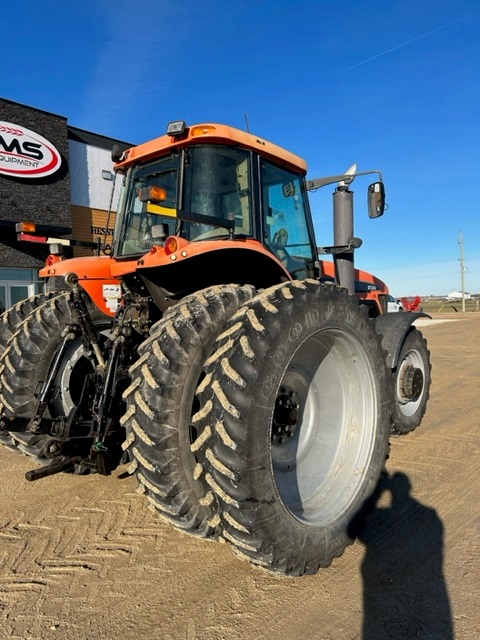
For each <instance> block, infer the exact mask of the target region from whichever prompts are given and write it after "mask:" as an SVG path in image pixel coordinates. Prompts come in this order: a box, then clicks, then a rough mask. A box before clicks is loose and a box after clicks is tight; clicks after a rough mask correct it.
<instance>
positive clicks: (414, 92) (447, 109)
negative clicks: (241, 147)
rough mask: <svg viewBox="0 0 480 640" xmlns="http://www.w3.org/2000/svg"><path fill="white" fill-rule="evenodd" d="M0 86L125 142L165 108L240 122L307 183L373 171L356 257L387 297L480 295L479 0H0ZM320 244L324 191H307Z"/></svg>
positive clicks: (159, 128) (174, 114) (167, 115)
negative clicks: (381, 189)
mask: <svg viewBox="0 0 480 640" xmlns="http://www.w3.org/2000/svg"><path fill="white" fill-rule="evenodd" d="M2 25H3V28H2V33H3V38H2V53H1V61H2V64H1V65H0V95H2V96H3V97H5V98H8V99H10V100H14V101H18V102H21V103H24V104H27V105H31V106H34V107H37V108H40V109H44V110H47V111H52V112H54V113H57V114H60V115H63V116H66V117H68V121H69V124H71V125H73V126H76V127H80V128H83V129H87V130H89V131H93V132H96V133H101V134H104V135H108V136H112V137H115V138H118V139H121V140H125V141H129V142H133V143H138V142H143V141H145V140H148V139H150V138H153V137H156V136H158V135H161V134H163V133H164V131H165V126H166V123H167V122H169V121H170V120H177V119H185V120H186V121H187V122H188V123H189V124H193V123H198V122H206V121H213V122H215V121H217V122H223V123H226V124H231V125H233V126H237V127H239V128H245V114H247V116H248V122H249V126H250V130H251V131H252V132H253V133H256V134H258V135H259V136H262V137H264V138H267V139H269V140H271V141H272V142H276V143H277V144H280V145H282V146H284V147H286V148H288V149H290V150H291V151H294V152H295V153H298V154H299V155H301V156H302V157H304V158H305V159H306V160H307V162H308V164H309V177H311V178H314V177H319V176H323V175H330V174H336V173H340V172H342V171H343V170H345V169H347V168H348V167H349V166H350V165H351V164H352V163H353V162H357V163H358V168H359V170H367V169H372V168H373V169H375V168H379V169H381V170H382V172H383V175H384V179H385V184H386V190H387V199H388V204H389V209H388V211H387V212H386V213H385V216H384V217H383V218H380V219H378V220H369V219H368V216H367V212H366V206H365V202H366V188H367V185H368V179H366V178H363V179H358V180H357V181H355V183H354V184H353V186H352V188H353V190H354V191H355V193H356V209H355V211H356V229H355V231H356V235H357V236H360V237H361V238H362V239H363V241H364V244H363V246H362V247H361V249H359V250H358V251H357V254H356V260H357V265H358V266H359V267H362V268H364V269H367V270H369V271H372V272H374V273H375V274H376V275H378V276H379V277H380V278H382V279H383V280H385V281H386V282H387V284H388V285H389V287H390V289H391V292H392V293H393V294H394V295H396V296H401V295H414V294H417V293H418V294H421V295H429V294H446V293H448V292H450V291H452V290H454V289H459V288H460V285H461V274H460V261H459V257H460V247H459V244H458V237H459V231H460V230H461V231H462V233H463V238H464V253H465V264H466V267H467V271H466V273H465V283H466V289H467V291H470V292H480V203H479V197H478V192H477V188H476V187H477V176H478V175H479V173H480V156H479V150H480V133H479V130H480V8H479V5H478V2H477V0H435V1H433V0H415V1H413V0H403V1H392V2H385V1H382V2H381V1H377V0H363V1H359V0H356V1H354V0H344V1H343V2H338V1H333V0H331V1H327V2H322V1H320V0H317V1H316V2H315V1H310V0H277V1H274V0H270V1H268V2H262V1H261V0H257V1H255V2H253V1H251V0H243V1H242V0H238V1H237V2H228V0H224V1H223V2H221V1H219V0H202V1H201V2H193V1H192V0H184V1H183V2H178V1H173V0H142V1H141V2H139V1H138V0H136V1H134V0H115V1H112V0H82V2H81V3H80V2H75V3H65V2H60V1H48V0H43V2H38V1H33V0H18V1H17V2H16V3H8V5H6V6H5V7H4V8H3V10H2ZM311 203H312V209H313V214H314V221H315V227H316V233H317V243H318V244H319V245H329V244H332V242H333V238H332V219H331V188H330V187H325V188H324V189H323V190H322V191H320V192H318V193H316V194H313V195H312V198H311Z"/></svg>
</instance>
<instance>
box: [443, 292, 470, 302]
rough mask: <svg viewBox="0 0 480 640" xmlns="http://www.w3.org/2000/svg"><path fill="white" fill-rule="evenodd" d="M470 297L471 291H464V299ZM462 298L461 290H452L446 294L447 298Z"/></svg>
mask: <svg viewBox="0 0 480 640" xmlns="http://www.w3.org/2000/svg"><path fill="white" fill-rule="evenodd" d="M471 297H472V294H471V293H467V292H466V291H465V300H470V298H471ZM461 299H462V292H461V291H452V292H451V293H449V294H448V295H447V300H461Z"/></svg>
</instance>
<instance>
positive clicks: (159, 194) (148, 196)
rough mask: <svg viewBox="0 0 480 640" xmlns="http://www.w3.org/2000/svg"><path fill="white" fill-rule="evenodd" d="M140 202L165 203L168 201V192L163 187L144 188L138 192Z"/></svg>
mask: <svg viewBox="0 0 480 640" xmlns="http://www.w3.org/2000/svg"><path fill="white" fill-rule="evenodd" d="M138 199H139V200H140V202H164V201H165V200H166V199H167V190H166V189H164V188H163V187H155V186H150V187H143V188H142V189H140V190H139V192H138Z"/></svg>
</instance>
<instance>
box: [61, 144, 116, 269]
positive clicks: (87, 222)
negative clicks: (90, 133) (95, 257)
mask: <svg viewBox="0 0 480 640" xmlns="http://www.w3.org/2000/svg"><path fill="white" fill-rule="evenodd" d="M70 160H71V164H70V166H71V185H72V227H73V233H72V236H73V238H75V239H76V240H83V241H88V242H95V241H96V240H97V239H100V240H101V242H102V244H103V243H104V241H105V229H106V226H107V219H108V211H109V209H110V207H111V211H112V213H111V215H110V219H109V220H108V231H107V238H106V242H107V244H109V245H110V246H111V245H112V242H113V227H114V226H115V211H116V208H117V202H118V196H119V190H120V183H121V178H120V176H119V177H117V179H115V174H114V172H113V162H112V158H111V149H104V148H100V147H98V146H94V145H92V144H85V143H83V142H78V141H75V140H70ZM114 187H115V189H113V188H114ZM112 191H113V193H112ZM74 254H75V256H87V255H92V250H89V249H83V248H79V247H77V248H75V250H74Z"/></svg>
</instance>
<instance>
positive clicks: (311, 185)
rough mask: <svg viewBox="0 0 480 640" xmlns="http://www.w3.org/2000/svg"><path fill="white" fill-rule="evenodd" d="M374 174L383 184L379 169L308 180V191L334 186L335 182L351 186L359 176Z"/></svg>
mask: <svg viewBox="0 0 480 640" xmlns="http://www.w3.org/2000/svg"><path fill="white" fill-rule="evenodd" d="M372 173H376V174H378V177H379V179H380V182H383V175H382V172H381V171H380V170H379V169H372V170H371V171H359V172H358V173H354V174H351V175H349V174H342V175H338V176H328V177H326V178H316V179H315V180H307V191H315V190H316V189H320V188H321V187H325V186H326V185H328V184H334V183H335V182H346V183H347V184H350V182H353V180H355V178H356V177H357V176H368V175H371V174H372Z"/></svg>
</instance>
